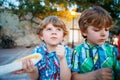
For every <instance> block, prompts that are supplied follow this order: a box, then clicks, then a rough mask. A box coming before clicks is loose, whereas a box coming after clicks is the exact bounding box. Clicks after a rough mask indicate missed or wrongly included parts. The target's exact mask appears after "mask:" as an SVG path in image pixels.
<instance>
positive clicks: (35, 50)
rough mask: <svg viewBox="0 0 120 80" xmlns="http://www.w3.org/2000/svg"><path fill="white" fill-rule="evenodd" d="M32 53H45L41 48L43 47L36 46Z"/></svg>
mask: <svg viewBox="0 0 120 80" xmlns="http://www.w3.org/2000/svg"><path fill="white" fill-rule="evenodd" d="M32 53H40V54H44V53H45V50H44V46H43V45H38V46H36V47H35V48H34V49H33V50H32Z"/></svg>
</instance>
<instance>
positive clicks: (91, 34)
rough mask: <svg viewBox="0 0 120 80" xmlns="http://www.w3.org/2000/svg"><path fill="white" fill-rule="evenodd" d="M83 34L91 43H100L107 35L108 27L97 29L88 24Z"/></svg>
mask: <svg viewBox="0 0 120 80" xmlns="http://www.w3.org/2000/svg"><path fill="white" fill-rule="evenodd" d="M83 34H84V35H86V36H87V41H88V42H90V43H91V44H93V45H101V44H103V43H104V42H105V41H106V39H107V38H108V36H109V28H102V29H99V28H96V27H93V26H89V27H88V28H87V31H86V32H85V33H83Z"/></svg>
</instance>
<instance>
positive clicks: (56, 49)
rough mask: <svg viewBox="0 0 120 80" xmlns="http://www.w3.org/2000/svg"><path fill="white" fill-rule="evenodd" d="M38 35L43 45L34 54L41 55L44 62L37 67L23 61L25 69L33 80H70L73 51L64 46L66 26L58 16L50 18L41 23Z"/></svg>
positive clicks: (22, 71) (27, 61)
mask: <svg viewBox="0 0 120 80" xmlns="http://www.w3.org/2000/svg"><path fill="white" fill-rule="evenodd" d="M37 34H38V35H39V37H40V39H41V40H42V41H43V44H41V45H40V46H37V47H36V48H35V49H34V50H33V53H40V54H41V55H42V60H40V61H39V62H38V63H37V64H36V66H37V67H36V66H34V65H33V63H32V62H31V61H30V60H24V61H23V69H22V70H21V71H18V72H17V73H24V72H26V73H28V74H29V76H30V78H31V79H32V80H38V79H39V80H60V79H61V80H70V78H71V71H70V69H69V68H70V64H71V62H70V61H71V53H72V52H71V49H70V48H69V47H67V46H65V45H63V44H62V41H64V39H65V38H66V36H67V35H68V30H67V28H66V26H65V24H64V23H63V22H62V21H61V20H59V19H58V18H57V17H56V16H48V17H46V18H45V19H44V20H43V21H42V22H41V23H40V27H39V29H38V32H37Z"/></svg>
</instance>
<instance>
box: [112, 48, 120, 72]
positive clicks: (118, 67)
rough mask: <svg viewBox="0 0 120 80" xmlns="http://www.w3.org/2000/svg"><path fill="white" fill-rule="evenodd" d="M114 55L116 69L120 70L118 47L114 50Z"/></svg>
mask: <svg viewBox="0 0 120 80" xmlns="http://www.w3.org/2000/svg"><path fill="white" fill-rule="evenodd" d="M113 54H114V69H115V70H120V61H119V60H118V59H117V56H118V49H117V48H116V47H114V48H113Z"/></svg>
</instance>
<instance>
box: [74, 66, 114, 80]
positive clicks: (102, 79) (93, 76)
mask: <svg viewBox="0 0 120 80" xmlns="http://www.w3.org/2000/svg"><path fill="white" fill-rule="evenodd" d="M72 80H112V69H111V68H102V69H98V70H96V71H91V72H88V73H84V74H80V73H77V72H72Z"/></svg>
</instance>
